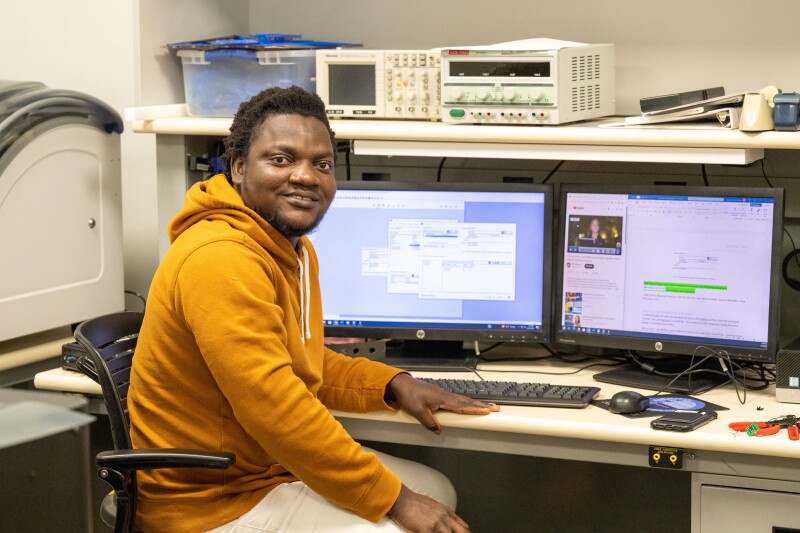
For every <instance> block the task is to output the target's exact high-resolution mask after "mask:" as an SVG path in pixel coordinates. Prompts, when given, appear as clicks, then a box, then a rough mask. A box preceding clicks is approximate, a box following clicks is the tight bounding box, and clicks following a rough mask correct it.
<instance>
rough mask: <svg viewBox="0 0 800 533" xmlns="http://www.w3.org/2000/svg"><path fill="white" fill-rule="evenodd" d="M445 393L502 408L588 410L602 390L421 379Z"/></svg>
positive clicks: (567, 386) (532, 384)
mask: <svg viewBox="0 0 800 533" xmlns="http://www.w3.org/2000/svg"><path fill="white" fill-rule="evenodd" d="M418 379H420V380H421V381H425V382H426V383H431V384H433V385H436V386H437V387H440V388H442V389H444V390H448V391H450V392H454V393H456V394H463V395H464V396H469V397H470V398H475V399H478V400H483V401H486V402H492V403H496V404H498V405H500V404H502V405H529V406H534V407H572V408H581V407H586V406H587V405H589V404H590V403H591V402H592V398H594V397H595V396H597V393H598V392H600V389H599V388H598V387H578V386H572V385H550V384H549V383H518V382H515V381H477V380H470V379H443V378H438V379H434V378H418Z"/></svg>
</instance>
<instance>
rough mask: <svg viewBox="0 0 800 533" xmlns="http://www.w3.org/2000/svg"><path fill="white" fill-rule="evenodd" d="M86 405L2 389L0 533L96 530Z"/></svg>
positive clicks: (58, 396)
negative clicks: (93, 521) (92, 501)
mask: <svg viewBox="0 0 800 533" xmlns="http://www.w3.org/2000/svg"><path fill="white" fill-rule="evenodd" d="M85 406H86V400H84V399H83V398H81V397H79V396H71V397H66V396H64V395H63V394H53V393H46V392H39V391H29V390H18V389H6V388H0V465H2V472H3V478H2V481H1V482H0V501H2V502H3V510H2V511H0V531H54V530H56V529H57V530H60V531H91V528H90V524H91V523H92V517H93V515H94V514H95V510H94V508H93V507H92V506H91V501H90V497H89V491H88V487H89V479H90V475H91V474H90V472H91V468H90V459H89V446H88V445H89V428H88V424H89V423H90V422H91V421H92V420H94V417H92V416H89V415H87V414H85V413H83V412H81V411H82V410H83V409H84V408H85Z"/></svg>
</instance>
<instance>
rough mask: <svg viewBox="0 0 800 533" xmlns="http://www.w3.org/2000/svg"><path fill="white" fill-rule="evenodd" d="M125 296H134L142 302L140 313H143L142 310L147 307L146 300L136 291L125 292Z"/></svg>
mask: <svg viewBox="0 0 800 533" xmlns="http://www.w3.org/2000/svg"><path fill="white" fill-rule="evenodd" d="M125 294H131V295H133V296H136V297H137V298H139V299H140V300H141V301H142V313H144V310H145V308H146V307H147V300H146V299H145V297H144V296H142V295H141V294H139V293H138V292H136V291H129V290H126V291H125Z"/></svg>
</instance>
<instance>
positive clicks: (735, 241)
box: [554, 185, 783, 362]
mask: <svg viewBox="0 0 800 533" xmlns="http://www.w3.org/2000/svg"><path fill="white" fill-rule="evenodd" d="M559 212H560V225H559V232H558V239H559V243H560V244H559V252H558V260H557V265H556V271H557V272H556V282H557V289H556V290H557V293H556V294H557V295H558V296H557V297H556V298H557V304H556V308H557V309H558V311H557V316H556V320H555V321H556V324H555V333H554V336H555V340H556V341H558V342H565V343H571V344H578V345H583V346H597V347H610V348H623V349H624V348H629V349H634V350H643V351H649V352H661V353H667V354H696V355H699V356H706V355H709V354H710V352H709V351H704V352H701V351H698V348H699V347H708V348H710V349H711V350H716V351H724V352H725V353H727V354H729V355H730V357H731V358H735V359H740V360H742V359H743V360H748V361H756V362H771V361H774V355H775V353H776V351H777V343H778V324H779V319H778V312H779V280H780V275H779V268H780V254H781V239H782V230H783V191H782V189H752V188H731V187H728V188H719V187H688V188H687V187H682V188H675V187H642V186H636V185H630V186H597V185H594V186H590V185H586V186H581V185H563V186H562V190H561V202H560V211H559Z"/></svg>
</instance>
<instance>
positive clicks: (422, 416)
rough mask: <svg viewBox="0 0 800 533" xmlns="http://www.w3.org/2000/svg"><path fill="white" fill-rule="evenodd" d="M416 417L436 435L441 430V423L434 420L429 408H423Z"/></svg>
mask: <svg viewBox="0 0 800 533" xmlns="http://www.w3.org/2000/svg"><path fill="white" fill-rule="evenodd" d="M416 418H417V420H419V423H420V424H422V426H423V427H424V428H425V429H427V430H429V431H433V432H434V433H436V434H437V435H438V434H439V433H441V432H442V425H441V424H439V421H438V420H436V417H435V416H433V413H431V412H430V411H429V410H427V409H425V410H424V411H422V412H420V413H419V415H418V416H417V417H416Z"/></svg>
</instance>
